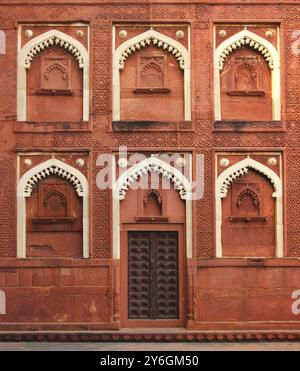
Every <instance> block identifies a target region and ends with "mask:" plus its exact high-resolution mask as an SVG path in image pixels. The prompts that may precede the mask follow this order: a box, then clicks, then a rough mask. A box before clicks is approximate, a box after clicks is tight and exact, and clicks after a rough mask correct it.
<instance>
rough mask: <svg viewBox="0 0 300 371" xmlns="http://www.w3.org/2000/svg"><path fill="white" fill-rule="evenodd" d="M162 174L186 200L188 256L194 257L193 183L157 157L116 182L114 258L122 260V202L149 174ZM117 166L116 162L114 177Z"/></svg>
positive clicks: (133, 167)
mask: <svg viewBox="0 0 300 371" xmlns="http://www.w3.org/2000/svg"><path fill="white" fill-rule="evenodd" d="M152 172H153V173H156V174H160V175H161V176H163V177H166V178H168V179H169V180H170V182H172V183H174V188H175V189H176V190H177V191H178V192H179V194H180V197H181V199H182V200H185V210H186V212H185V214H186V215H185V219H186V254H187V258H192V257H193V238H192V235H193V222H192V186H191V182H190V181H189V180H188V179H187V178H186V176H185V175H184V174H182V173H181V172H180V171H179V170H177V169H176V168H175V167H173V166H171V165H170V164H168V163H167V162H165V161H162V160H161V159H159V158H157V157H153V156H151V157H148V158H146V159H145V160H143V161H141V162H139V163H137V164H135V165H133V166H132V167H131V168H130V169H128V170H127V171H126V172H124V173H123V174H122V175H121V176H120V177H119V179H118V180H115V181H114V185H115V186H114V189H113V258H114V259H120V202H121V201H122V200H124V199H125V197H126V192H127V191H128V188H129V187H130V185H132V184H133V183H134V182H136V181H137V180H138V179H139V178H140V177H142V176H143V175H145V174H147V173H152ZM115 174H116V164H115V162H114V176H115Z"/></svg>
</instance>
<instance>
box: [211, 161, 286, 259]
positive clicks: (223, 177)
mask: <svg viewBox="0 0 300 371" xmlns="http://www.w3.org/2000/svg"><path fill="white" fill-rule="evenodd" d="M249 169H254V170H256V171H258V172H260V173H262V174H263V175H265V176H266V177H267V178H268V179H269V180H270V182H271V183H272V185H273V188H274V193H273V197H274V198H276V223H275V224H276V225H275V228H276V252H275V254H276V257H277V258H282V257H283V256H284V243H283V241H284V238H283V188H282V180H281V179H280V178H279V176H278V175H277V174H276V173H275V172H274V171H273V170H272V169H270V168H269V167H267V166H265V165H264V164H261V163H260V162H258V161H256V160H254V159H252V158H250V157H247V158H246V159H244V160H242V161H240V162H238V163H236V164H234V165H232V166H230V167H229V168H228V169H226V170H224V171H223V172H222V173H221V174H220V175H219V177H218V178H217V182H216V191H215V198H216V257H217V258H222V257H223V252H222V198H226V196H227V191H228V188H229V187H230V185H231V183H233V182H234V181H235V179H237V178H239V177H240V176H242V175H243V174H245V173H246V172H247V171H248V170H249Z"/></svg>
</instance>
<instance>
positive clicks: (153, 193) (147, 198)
mask: <svg viewBox="0 0 300 371" xmlns="http://www.w3.org/2000/svg"><path fill="white" fill-rule="evenodd" d="M152 195H155V196H156V198H157V202H158V203H159V204H162V198H161V195H160V193H159V192H158V190H157V189H150V190H149V191H148V192H147V193H146V195H145V197H144V204H146V203H147V202H148V201H149V198H150V196H152Z"/></svg>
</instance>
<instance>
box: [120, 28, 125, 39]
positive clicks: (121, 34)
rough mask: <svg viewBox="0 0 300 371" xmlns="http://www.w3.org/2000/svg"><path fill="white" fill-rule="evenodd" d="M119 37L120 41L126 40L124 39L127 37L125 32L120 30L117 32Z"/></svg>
mask: <svg viewBox="0 0 300 371" xmlns="http://www.w3.org/2000/svg"><path fill="white" fill-rule="evenodd" d="M119 36H120V38H121V39H126V37H127V31H126V30H121V31H120V32H119Z"/></svg>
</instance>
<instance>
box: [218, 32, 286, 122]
mask: <svg viewBox="0 0 300 371" xmlns="http://www.w3.org/2000/svg"><path fill="white" fill-rule="evenodd" d="M242 46H249V47H250V48H253V49H254V50H257V51H258V52H260V53H261V55H262V56H263V57H264V58H265V60H266V62H267V63H268V65H269V67H270V70H271V74H272V105H273V120H281V92H280V90H281V86H280V85H281V84H280V55H279V52H278V50H277V49H276V48H275V47H274V45H273V44H271V43H270V42H269V41H268V40H266V39H264V38H263V37H261V36H259V35H257V34H255V33H254V32H251V31H249V30H242V31H240V32H238V33H236V34H235V35H233V36H231V37H229V38H228V39H226V40H225V41H223V42H222V43H221V44H220V45H219V46H218V47H217V49H216V50H215V52H214V89H215V120H216V121H220V120H221V119H222V115H221V87H220V83H221V82H220V71H222V70H223V68H224V63H225V60H226V58H227V57H228V55H230V54H231V53H232V52H234V51H235V50H237V49H238V48H240V47H242Z"/></svg>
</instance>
